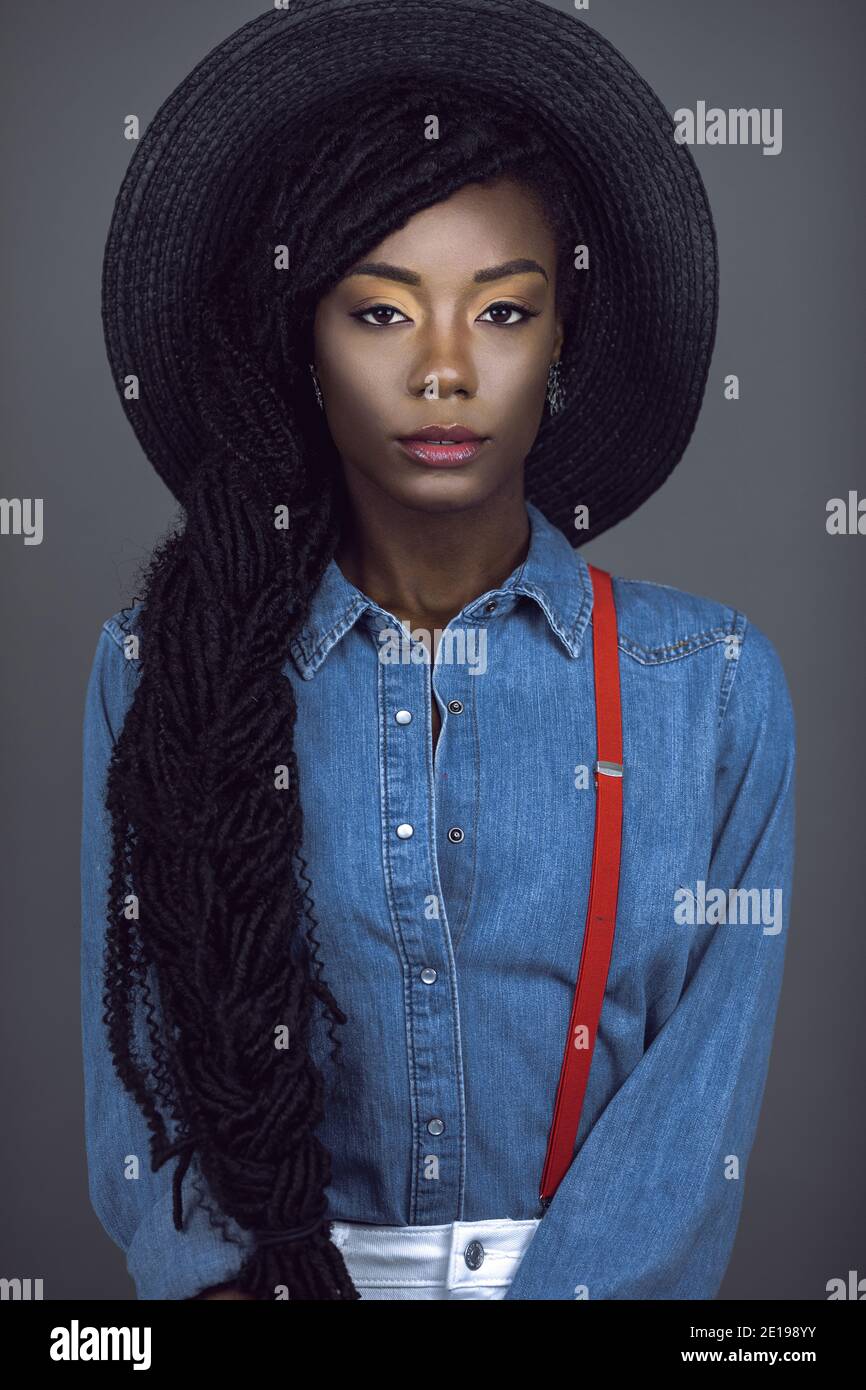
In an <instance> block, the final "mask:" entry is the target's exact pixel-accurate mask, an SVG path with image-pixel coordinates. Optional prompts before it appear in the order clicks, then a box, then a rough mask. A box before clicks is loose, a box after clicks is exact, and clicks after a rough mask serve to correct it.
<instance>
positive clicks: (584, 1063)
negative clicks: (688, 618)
mask: <svg viewBox="0 0 866 1390" xmlns="http://www.w3.org/2000/svg"><path fill="white" fill-rule="evenodd" d="M588 568H589V573H590V577H591V579H592V587H593V607H592V632H593V638H592V658H593V667H594V672H595V716H596V729H597V751H598V761H597V763H596V774H595V784H596V799H595V839H594V842H593V847H592V877H591V879H590V884H589V903H588V906H587V912H586V926H585V927H584V933H583V950H582V951H581V956H580V968H579V970H578V975H577V988H576V990H575V995H574V1004H573V1006H572V1010H571V1021H570V1023H569V1025H568V1038H567V1039H566V1044H565V1056H564V1057H563V1059H562V1068H561V1070H560V1073H559V1086H558V1087H557V1092H556V1105H555V1106H554V1111H553V1124H552V1126H551V1130H550V1137H549V1139H548V1141H547V1156H546V1158H545V1160H544V1172H543V1173H542V1175H541V1190H540V1197H541V1203H542V1206H543V1207H547V1205H548V1204H549V1202H550V1201H551V1200H552V1198H553V1194H554V1192H555V1191H556V1189H557V1187H558V1186H559V1183H560V1181H561V1179H562V1177H563V1175H564V1173H565V1172H566V1170H567V1169H568V1167H569V1165H570V1163H571V1160H572V1158H573V1157H574V1144H575V1140H576V1138H577V1129H578V1124H579V1122H580V1112H581V1109H582V1107H583V1097H584V1093H585V1091H586V1083H587V1081H588V1080H589V1069H590V1065H591V1064H592V1054H593V1049H594V1048H595V1037H596V1033H597V1031H598V1020H599V1015H600V1014H601V1006H602V1003H603V1002H604V991H605V985H606V983H607V972H608V968H609V966H610V957H611V952H612V950H613V934H614V929H615V927H616V904H617V896H618V893H619V861H620V847H621V843H622V708H621V705H620V693H619V654H618V650H617V631H616V608H615V607H614V602H613V585H612V583H611V577H610V575H609V574H608V573H607V571H606V570H602V569H598V568H597V566H595V565H589V566H588Z"/></svg>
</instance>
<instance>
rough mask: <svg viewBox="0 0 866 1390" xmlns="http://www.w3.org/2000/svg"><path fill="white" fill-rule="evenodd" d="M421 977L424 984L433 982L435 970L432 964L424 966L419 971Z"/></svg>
mask: <svg viewBox="0 0 866 1390" xmlns="http://www.w3.org/2000/svg"><path fill="white" fill-rule="evenodd" d="M421 979H422V980H423V981H424V983H425V985H432V984H434V983H435V981H436V971H435V970H434V969H433V967H432V966H430V965H427V966H425V967H424V969H423V970H422V971H421Z"/></svg>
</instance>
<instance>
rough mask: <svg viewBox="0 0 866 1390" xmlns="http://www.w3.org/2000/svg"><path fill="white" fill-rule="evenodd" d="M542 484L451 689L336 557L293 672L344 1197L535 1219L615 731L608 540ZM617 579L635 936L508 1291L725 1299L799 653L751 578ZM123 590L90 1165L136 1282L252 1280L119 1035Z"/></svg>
mask: <svg viewBox="0 0 866 1390" xmlns="http://www.w3.org/2000/svg"><path fill="white" fill-rule="evenodd" d="M527 512H528V515H529V520H530V524H531V542H530V547H529V552H528V555H527V557H526V559H525V561H524V562H523V563H522V564H521V565H519V566H518V567H517V568H516V569H515V570H514V572H513V573H512V574H511V575H510V576H509V578H508V579H507V580H506V581H505V582H504V583H503V584H502V585H501V587H499V588H497V589H492V590H490V591H489V592H487V593H484V594H482V595H480V596H479V597H478V598H476V599H474V600H473V601H472V602H470V603H468V604H467V605H466V606H465V607H464V608H463V609H462V611H461V612H460V613H459V614H458V615H457V616H456V617H454V618H453V619H452V620H451V622H450V623H449V625H448V629H447V630H446V634H445V637H444V638H443V641H442V644H441V646H440V650H439V652H438V654H437V660H436V663H435V666H434V669H433V680H432V687H431V679H430V674H431V673H430V666H429V661H428V660H427V657H426V653H425V650H424V648H423V647H421V646H420V644H419V643H417V642H415V641H414V640H412V641H410V640H409V639H408V637H407V636H406V635H405V633H404V634H403V640H400V633H401V629H400V624H399V621H398V619H397V618H396V617H395V616H394V615H393V614H391V613H388V612H387V611H386V610H385V609H383V608H381V607H379V605H377V604H376V603H374V602H373V601H372V600H371V599H369V598H368V597H367V596H366V595H364V594H363V593H361V592H360V591H359V590H358V589H357V588H355V587H354V585H352V584H351V583H349V582H348V580H347V579H346V578H345V577H344V575H343V574H342V572H341V570H340V569H339V568H338V566H337V565H336V563H335V562H334V561H331V563H330V564H329V566H328V568H327V570H326V572H325V574H324V576H323V579H322V581H321V583H320V584H319V587H318V589H317V591H316V593H315V596H314V599H313V602H312V605H311V610H310V613H309V617H308V621H307V623H306V625H305V627H304V629H303V631H301V632H300V633H299V634H298V636H297V638H296V640H295V643H294V647H293V651H292V657H291V660H289V661H287V663H286V666H285V668H284V675H285V677H286V679H287V680H290V681H291V682H292V684H293V686H294V689H295V693H296V697H297V703H298V721H297V727H296V732H295V746H296V752H297V757H298V762H299V768H300V775H301V779H302V780H301V792H302V800H303V806H304V855H305V857H306V860H307V863H308V865H309V875H310V878H311V881H312V896H313V901H314V905H315V913H316V917H317V920H318V924H319V925H318V930H317V935H318V939H319V941H320V943H321V949H320V955H321V959H322V961H323V965H324V971H325V978H326V979H327V981H328V983H329V984H330V986H331V988H332V990H333V992H334V994H335V995H336V998H337V1000H338V1002H339V1003H340V1005H341V1007H342V1008H343V1010H344V1011H345V1012H346V1014H347V1015H348V1019H349V1021H348V1023H347V1024H346V1025H345V1026H344V1027H342V1028H340V1029H339V1030H338V1033H339V1037H340V1039H341V1041H342V1047H343V1065H342V1066H337V1065H335V1064H334V1062H333V1060H332V1057H331V1050H332V1045H331V1041H330V1039H329V1037H328V1034H327V1029H326V1027H325V1023H324V1020H322V1019H321V1017H319V1018H318V1020H317V1024H316V1027H315V1030H314V1036H313V1055H314V1057H315V1059H316V1061H317V1064H318V1065H319V1067H320V1068H321V1070H322V1073H323V1075H324V1077H325V1080H326V1085H327V1113H326V1116H325V1118H324V1120H323V1122H322V1123H321V1125H320V1126H319V1128H318V1130H317V1133H318V1134H319V1136H320V1138H321V1139H322V1141H323V1142H324V1143H325V1144H326V1145H327V1146H328V1147H329V1149H330V1150H331V1153H332V1156H333V1178H332V1182H331V1185H330V1186H329V1188H328V1190H327V1196H328V1200H329V1210H330V1214H331V1216H332V1218H333V1219H334V1220H335V1221H343V1222H365V1223H371V1224H374V1225H380V1226H381V1225H388V1226H392V1225H393V1226H403V1225H413V1226H414V1225H441V1224H442V1223H446V1222H453V1221H480V1220H486V1219H495V1218H506V1217H508V1218H512V1219H515V1220H525V1219H528V1218H533V1217H538V1216H539V1215H541V1212H540V1207H539V1191H538V1189H539V1181H540V1177H541V1171H542V1167H543V1164H544V1157H545V1150H546V1145H547V1137H548V1133H549V1129H550V1124H551V1120H552V1114H553V1103H554V1097H555V1094H556V1086H557V1081H558V1078H559V1071H560V1065H561V1061H562V1056H563V1049H564V1046H565V1041H566V1032H567V1029H568V1025H569V1017H570V1011H571V1005H572V999H573V995H574V988H575V981H576V973H577V965H578V961H579V958H580V949H581V944H582V939H583V929H584V919H585V915H586V907H587V896H588V892H589V881H590V863H591V857H592V844H593V828H594V814H595V795H596V793H595V787H594V779H593V768H594V764H595V759H596V756H597V754H596V718H595V696H594V684H593V661H592V584H591V580H590V576H589V572H588V569H587V565H586V562H585V561H584V559H583V558H582V556H581V554H580V552H579V551H578V550H576V549H575V548H574V547H573V546H572V545H571V544H570V543H569V541H568V540H567V539H566V538H565V537H564V536H563V535H562V533H561V532H560V531H559V530H558V529H556V528H555V527H554V526H553V525H551V524H550V523H549V522H548V521H547V520H546V518H545V517H544V516H543V515H542V513H541V512H540V511H539V510H538V509H537V508H536V507H534V506H533V505H532V504H527ZM576 539H577V534H576ZM597 563H599V564H602V565H603V561H602V560H599V561H598V562H597ZM613 595H614V601H615V604H616V609H617V626H618V632H619V666H620V683H621V692H622V709H623V760H624V778H623V847H622V862H621V872H620V888H619V903H618V911H617V925H616V935H615V939H614V946H613V956H612V960H611V966H610V973H609V977H608V984H607V992H606V995H605V1001H604V1007H603V1010H602V1014H601V1020H600V1026H599V1033H598V1039H597V1042H596V1047H595V1053H594V1056H593V1061H592V1069H591V1073H590V1077H589V1084H588V1088H587V1092H586V1098H585V1101H584V1108H583V1113H582V1116H581V1123H580V1129H579V1132H578V1136H577V1142H576V1145H575V1156H574V1159H573V1161H572V1163H571V1166H570V1168H569V1170H568V1172H567V1173H566V1175H565V1177H564V1178H563V1180H562V1182H561V1183H560V1186H559V1188H558V1189H557V1191H556V1194H555V1196H554V1198H553V1201H552V1203H551V1205H550V1206H549V1208H548V1209H547V1210H546V1212H545V1213H544V1214H543V1217H542V1219H541V1221H540V1224H539V1226H538V1228H537V1230H536V1233H535V1235H534V1237H533V1239H532V1241H531V1244H530V1245H529V1247H528V1249H527V1251H526V1253H525V1255H524V1257H523V1259H522V1261H521V1263H520V1266H519V1269H518V1271H517V1274H516V1277H515V1278H514V1280H513V1282H512V1284H511V1285H510V1287H509V1289H508V1291H507V1294H506V1297H507V1298H509V1299H539V1300H541V1299H551V1300H562V1299H575V1298H578V1299H579V1298H585V1297H589V1298H590V1299H691V1298H698V1299H710V1298H713V1297H714V1296H715V1294H716V1292H717V1290H718V1287H719V1284H720V1282H721V1280H722V1277H723V1275H724V1272H725V1268H726V1266H727V1263H728V1260H729V1256H730V1252H731V1248H732V1244H733V1240H734V1235H735V1232H736V1227H737V1223H738V1219H739V1214H740V1209H741V1205H742V1198H743V1184H744V1181H745V1175H746V1169H747V1164H748V1159H749V1153H750V1150H751V1147H752V1142H753V1138H754V1134H755V1129H756V1125H757V1121H758V1114H759V1109H760V1104H761V1099H762V1094H763V1090H764V1083H765V1079H766V1073H767V1066H768V1061H769V1055H770V1048H771V1042H772V1035H773V1026H774V1019H775V1014H776V1007H777V1002H778V996H779V990H780V986H781V981H782V973H783V962H784V956H785V947H786V942H787V936H788V916H789V909H790V902H791V886H792V874H793V857H794V772H795V766H794V765H795V727H794V715H793V709H792V704H791V699H790V694H789V690H788V686H787V682H786V678H785V675H784V672H783V668H782V666H781V663H780V660H779V657H778V655H777V653H776V651H775V648H774V647H773V645H772V644H771V642H770V640H769V639H768V638H767V637H766V636H765V635H764V633H763V632H762V631H761V630H759V629H758V628H757V627H756V626H755V625H754V624H753V623H751V622H750V621H749V620H748V619H747V617H746V616H745V614H743V613H742V612H739V611H737V610H736V609H734V608H732V607H728V606H726V605H725V604H724V603H720V602H715V601H713V600H711V599H707V598H701V597H698V596H696V595H694V594H690V593H686V592H683V591H681V590H679V589H676V588H672V587H669V586H667V585H663V584H654V583H650V582H646V581H642V580H634V579H622V578H619V577H617V576H614V579H613ZM120 616H121V615H119V614H116V615H115V616H114V617H112V618H110V619H108V621H107V622H106V623H105V624H104V626H103V628H102V630H101V633H100V635H99V639H98V645H97V648H96V655H95V660H94V663H93V668H92V672H91V676H90V681H89V685H88V689H87V695H86V709H85V717H84V786H83V833H82V846H81V869H82V912H83V916H82V956H81V963H82V978H81V986H82V1030H83V1059H84V1079H85V1097H86V1114H85V1133H86V1143H87V1159H88V1171H89V1186H90V1196H91V1201H92V1204H93V1206H94V1209H95V1211H96V1213H97V1215H98V1217H99V1219H100V1221H101V1223H102V1225H103V1226H104V1228H105V1230H106V1231H107V1232H108V1234H109V1236H110V1237H111V1238H112V1240H114V1241H115V1242H116V1243H117V1244H118V1245H119V1246H120V1247H121V1248H122V1249H123V1250H124V1251H125V1252H126V1256H127V1262H128V1268H129V1271H130V1274H131V1276H132V1278H133V1280H134V1282H135V1286H136V1289H137V1293H138V1297H139V1298H141V1299H182V1298H189V1297H192V1296H193V1295H195V1294H196V1293H198V1292H199V1291H200V1290H201V1289H202V1288H204V1287H206V1286H209V1285H212V1284H216V1283H220V1282H222V1281H224V1280H228V1279H230V1278H232V1276H233V1275H234V1274H236V1273H237V1270H238V1269H239V1267H240V1264H241V1260H242V1256H243V1251H242V1249H241V1248H240V1247H239V1246H238V1245H235V1244H233V1243H232V1242H231V1241H229V1240H226V1238H225V1235H224V1233H223V1231H221V1230H220V1229H218V1228H214V1227H213V1226H212V1224H211V1223H210V1222H209V1220H208V1218H207V1214H206V1213H205V1211H204V1210H203V1208H202V1206H201V1203H200V1200H199V1196H200V1193H201V1184H202V1181H203V1179H202V1176H201V1174H200V1172H199V1171H198V1169H197V1165H196V1164H195V1163H193V1165H192V1167H191V1168H190V1170H189V1172H188V1173H187V1176H186V1179H185V1181H184V1211H185V1214H186V1229H185V1230H184V1231H183V1232H179V1231H177V1230H175V1228H174V1225H173V1223H172V1203H171V1178H172V1172H173V1169H174V1161H173V1160H172V1161H170V1162H168V1163H166V1164H165V1165H164V1166H163V1167H162V1168H161V1169H160V1171H159V1172H158V1173H153V1172H151V1171H150V1164H149V1146H148V1131H147V1126H146V1124H145V1122H144V1119H143V1117H142V1116H141V1114H140V1112H139V1111H138V1108H137V1106H136V1105H135V1103H134V1101H133V1100H132V1099H131V1097H130V1096H129V1095H127V1093H126V1092H125V1090H124V1089H123V1087H122V1085H121V1083H120V1082H119V1080H118V1079H117V1077H116V1075H115V1073H114V1069H113V1066H112V1062H111V1057H110V1054H109V1051H108V1047H107V1042H106V1039H105V1037H104V1031H103V1025H102V1020H101V1014H102V1002H101V995H102V945H103V939H104V933H105V904H106V894H107V888H108V867H109V836H108V823H107V813H106V812H105V809H104V805H103V794H104V785H105V774H106V770H107V765H108V760H109V758H110V755H111V749H112V744H113V741H114V740H115V739H116V738H117V736H118V734H119V732H120V729H121V727H122V724H123V720H124V716H125V712H126V710H127V709H128V707H129V704H130V702H131V699H132V697H133V694H134V690H135V682H136V680H137V679H138V677H137V663H136V661H135V660H134V659H128V658H127V656H126V654H125V650H124V646H123V640H124V637H125V636H126V628H125V627H124V626H122V625H121V621H120ZM135 618H136V609H135V608H133V609H132V610H131V612H127V613H126V615H125V619H124V621H125V623H126V626H127V627H129V628H131V630H132V631H135ZM446 639H447V640H446ZM452 639H453V640H452ZM449 658H450V659H449ZM433 693H435V698H436V700H437V703H438V706H439V712H440V715H441V720H442V729H441V734H440V737H439V741H438V745H437V747H436V749H435V754H434V749H433V742H432V737H431V699H432V698H433ZM398 712H403V713H400V718H399V719H398V718H397V715H398ZM406 712H408V715H410V716H411V718H407V713H406ZM398 827H400V833H399V834H398ZM409 827H411V833H410V831H409V829H408V828H409ZM714 889H715V890H721V892H716V893H713V891H712V890H714ZM738 890H746V891H738ZM720 902H721V907H720V906H719V904H720ZM689 903H693V904H694V905H695V907H696V910H695V912H694V913H693V914H692V915H693V917H694V920H692V921H689V920H687V908H688V905H689ZM713 904H715V906H713ZM684 919H685V920H684ZM140 1036H141V1040H142V1046H144V1045H145V1037H146V1034H145V1032H144V1029H143V1026H142V1028H141V1034H140ZM131 1155H136V1156H137V1157H138V1158H139V1174H138V1176H137V1177H130V1176H127V1174H128V1173H129V1172H130V1170H131V1169H130V1164H129V1157H130V1156H131ZM196 1187H197V1188H198V1195H197V1192H196ZM227 1229H230V1230H231V1231H232V1232H233V1233H234V1235H235V1236H236V1237H237V1239H238V1240H240V1241H241V1242H243V1243H246V1242H248V1241H249V1240H250V1239H251V1237H250V1236H249V1234H248V1233H246V1232H244V1231H242V1230H241V1229H240V1228H239V1227H238V1226H236V1225H235V1223H234V1222H228V1223H227Z"/></svg>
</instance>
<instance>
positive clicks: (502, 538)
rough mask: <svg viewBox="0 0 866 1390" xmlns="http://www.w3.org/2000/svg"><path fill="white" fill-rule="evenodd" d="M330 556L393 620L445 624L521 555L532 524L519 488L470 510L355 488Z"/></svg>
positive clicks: (496, 583) (496, 584) (507, 571)
mask: <svg viewBox="0 0 866 1390" xmlns="http://www.w3.org/2000/svg"><path fill="white" fill-rule="evenodd" d="M351 500H352V507H351V513H350V514H351V518H352V519H351V521H350V523H349V525H348V527H347V528H346V529H345V530H344V533H343V535H342V537H341V539H340V542H339V545H338V547H337V550H336V552H335V556H334V558H335V560H336V563H337V564H338V565H339V567H340V569H341V570H342V572H343V574H344V575H345V577H346V578H347V579H348V580H349V582H350V583H351V584H354V585H355V587H356V588H357V589H360V590H361V592H362V593H364V594H366V595H367V596H368V598H371V599H373V601H374V602H375V603H378V604H380V606H381V607H382V608H385V609H387V610H388V612H390V613H393V614H394V615H395V617H398V618H401V619H402V618H405V617H409V618H411V619H412V620H413V621H414V622H415V623H418V624H421V625H424V626H427V627H432V626H440V627H444V626H446V625H447V623H448V622H449V621H450V619H451V618H453V617H454V615H455V614H456V613H459V612H460V610H461V608H463V607H464V606H465V605H466V604H467V603H470V602H471V601H472V600H473V599H474V598H478V596H479V595H480V594H483V593H486V592H487V590H488V589H495V588H498V587H499V585H500V584H502V583H503V581H504V580H506V579H507V578H508V576H509V575H510V574H511V573H512V571H513V570H514V569H515V568H516V567H517V566H518V565H519V564H521V563H522V561H523V560H525V559H526V555H527V552H528V550H529V542H530V536H531V525H530V521H529V515H528V513H527V510H526V502H525V499H524V496H523V487H522V479H520V480H519V485H518V486H515V487H513V488H512V489H510V490H507V491H502V492H500V493H498V494H496V495H494V496H492V497H488V498H485V500H484V502H483V503H482V504H480V505H477V506H474V507H464V508H461V509H460V510H459V511H439V512H436V511H429V510H422V509H418V508H411V507H406V506H405V505H403V504H402V503H400V502H398V501H395V499H394V498H391V497H389V496H387V494H385V493H382V492H381V491H378V490H376V491H375V492H371V491H367V490H366V489H363V488H362V489H360V490H358V489H357V488H356V489H353V496H352V499H351Z"/></svg>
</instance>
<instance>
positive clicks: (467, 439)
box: [401, 425, 484, 444]
mask: <svg viewBox="0 0 866 1390" xmlns="http://www.w3.org/2000/svg"><path fill="white" fill-rule="evenodd" d="M483 438H484V436H483V435H481V434H476V433H475V431H474V430H470V429H467V428H466V426H465V425H425V426H424V428H423V430H414V431H413V432H412V434H404V435H402V436H401V439H402V440H403V441H406V440H410V439H424V440H432V441H433V442H434V443H438V444H469V443H472V442H473V441H477V442H480V441H481V440H482V439H483Z"/></svg>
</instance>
